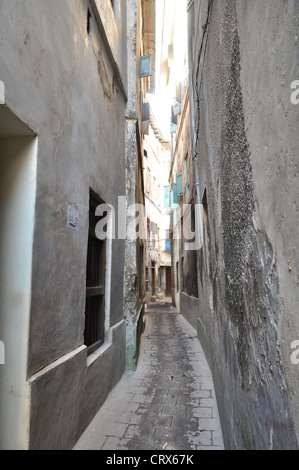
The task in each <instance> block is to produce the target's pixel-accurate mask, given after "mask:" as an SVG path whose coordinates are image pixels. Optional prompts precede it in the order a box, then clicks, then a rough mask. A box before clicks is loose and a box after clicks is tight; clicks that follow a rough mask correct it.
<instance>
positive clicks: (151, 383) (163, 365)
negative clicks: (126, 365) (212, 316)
mask: <svg viewBox="0 0 299 470" xmlns="http://www.w3.org/2000/svg"><path fill="white" fill-rule="evenodd" d="M145 320H146V327H145V332H144V334H143V336H142V344H141V354H140V359H139V363H138V368H137V371H136V372H132V373H126V374H125V375H124V376H123V378H122V380H121V381H120V382H119V384H118V385H117V386H116V388H115V389H114V390H113V391H112V392H111V393H110V395H109V397H108V398H107V400H106V402H105V403H104V405H103V407H102V408H101V410H100V411H99V413H98V414H97V415H96V417H95V418H94V420H93V421H92V423H91V424H90V426H89V427H88V428H87V429H86V431H85V432H84V433H83V435H82V436H81V438H80V440H79V441H78V442H77V444H76V445H75V447H74V450H109V451H111V450H160V451H161V450H224V445H223V438H222V432H221V426H220V422H219V415H218V409H217V403H216V399H215V392H214V387H213V381H212V377H211V372H210V369H209V367H208V364H207V361H206V359H205V356H204V353H203V350H202V348H201V346H200V343H199V341H198V338H197V335H196V330H195V329H194V328H193V327H192V326H191V325H190V324H189V323H188V322H187V321H186V320H185V319H184V317H183V316H182V315H180V314H178V312H177V311H176V310H175V309H174V308H173V307H172V306H171V303H170V302H156V303H154V304H151V305H150V307H149V309H148V312H147V314H146V316H145Z"/></svg>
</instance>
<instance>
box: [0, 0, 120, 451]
mask: <svg viewBox="0 0 299 470" xmlns="http://www.w3.org/2000/svg"><path fill="white" fill-rule="evenodd" d="M91 3H92V2H91ZM88 5H89V7H90V9H91V11H92V13H94V12H93V10H92V8H91V4H88V3H87V2H86V1H84V0H72V1H68V0H52V1H51V2H49V1H47V0H39V1H35V0H32V1H31V0H27V1H26V2H21V3H20V2H18V1H16V0H4V1H2V2H1V4H0V29H1V35H0V80H2V81H3V82H4V84H5V91H6V103H7V105H8V106H9V107H10V108H11V110H12V111H13V112H14V113H15V114H16V115H17V116H18V117H19V118H20V119H21V120H23V121H24V122H26V123H27V124H28V126H29V127H30V128H31V129H33V130H34V132H35V133H36V134H37V136H38V160H37V188H36V194H37V195H36V220H35V234H34V248H33V269H32V298H31V304H32V307H31V318H30V341H29V350H28V371H27V374H28V378H30V377H32V376H33V375H34V374H36V373H39V372H40V371H42V370H45V369H44V368H46V367H48V366H50V365H51V364H53V363H54V361H56V360H59V359H60V358H62V357H65V355H67V354H69V353H72V351H75V350H77V348H80V347H81V346H82V345H83V342H84V321H85V320H84V311H85V288H86V262H87V241H88V224H89V221H88V214H89V189H90V188H92V189H93V190H94V191H95V192H96V193H97V194H98V195H99V196H100V197H101V198H102V199H103V200H104V201H105V202H106V203H109V204H112V205H113V206H114V207H115V208H117V198H118V195H122V194H125V117H124V116H125V109H126V96H125V94H124V93H123V92H122V90H121V86H120V82H119V81H118V77H117V74H116V68H115V64H117V70H118V72H119V77H121V81H122V84H123V85H125V86H126V84H127V77H126V53H127V47H126V20H127V16H126V2H121V5H120V17H119V26H116V25H115V24H113V27H111V28H109V27H107V31H106V32H107V35H108V36H107V37H106V39H105V41H103V36H101V35H100V34H99V30H98V27H97V24H96V17H95V15H94V14H93V15H92V23H91V34H90V35H88V33H87V7H88ZM106 10H107V9H106ZM106 10H105V12H103V15H104V14H105V15H106V16H105V18H102V20H103V21H104V22H105V24H106V26H107V25H108V23H109V21H114V17H113V12H112V9H111V8H110V10H107V11H106ZM100 14H101V11H100ZM109 31H110V32H111V34H113V37H112V36H111V37H109ZM107 40H108V42H109V41H111V51H108V49H107ZM113 57H114V61H113V60H112V58H113ZM118 60H119V63H118V62H117V61H118ZM21 203H22V201H20V204H21ZM68 206H71V207H73V208H74V209H75V210H76V211H77V212H78V213H79V229H78V230H77V231H76V230H72V229H70V228H68V227H67V211H68ZM123 263H124V241H122V240H120V241H119V240H115V241H114V242H113V246H112V262H111V290H110V297H111V308H110V325H111V326H113V325H115V324H117V323H118V322H120V321H122V319H123V305H122V286H123V269H124V264H123ZM120 331H121V333H122V334H120V335H118V336H116V337H113V341H117V342H118V345H113V347H111V348H110V352H109V361H108V362H107V360H106V357H99V358H98V359H97V361H96V362H97V368H98V371H97V372H98V374H97V376H94V375H92V374H90V368H89V372H88V371H87V357H86V350H84V351H83V352H81V354H80V360H79V361H77V362H76V367H75V368H74V367H73V365H72V364H73V363H74V362H73V360H70V362H69V361H66V363H65V366H64V367H66V370H64V373H63V375H61V371H60V368H59V367H58V368H57V369H56V368H54V369H53V370H51V376H48V375H47V371H45V372H46V375H47V380H48V383H47V384H46V385H45V382H43V384H42V386H41V388H38V387H39V386H38V385H37V384H36V383H35V382H34V384H33V385H32V405H31V433H30V434H31V443H30V445H31V447H32V448H36V447H38V448H40V447H43V446H44V445H45V447H46V448H50V447H51V446H52V448H55V447H58V446H61V447H64V445H65V446H70V445H71V444H73V443H74V442H72V437H73V438H74V437H75V436H76V437H78V429H80V430H81V432H82V431H83V429H82V427H83V425H85V426H86V425H87V424H88V421H90V420H91V418H92V417H93V415H94V413H95V411H97V409H98V408H99V406H100V405H101V403H102V402H103V399H104V398H105V397H106V396H107V389H108V388H109V387H110V388H111V387H112V386H114V385H115V383H116V381H117V380H118V379H119V378H120V377H121V375H122V373H123V370H124V361H123V360H122V359H121V358H122V354H123V357H125V341H124V338H125V331H124V329H123V328H121V330H120ZM108 339H109V338H107V341H108ZM84 356H85V361H84V360H83V359H84ZM112 363H113V364H115V368H114V367H112V366H111V364H112ZM107 364H110V368H108V369H107ZM101 367H103V370H102V372H101ZM101 374H102V377H105V384H104V385H103V381H100V382H99V376H101ZM116 376H117V377H116ZM64 380H65V381H64ZM67 383H75V386H74V387H71V389H72V397H71V398H69V400H70V401H71V402H72V403H74V402H75V403H76V404H75V407H73V405H72V404H71V403H68V400H67V399H66V397H67V394H64V393H63V390H64V389H65V387H66V384H67ZM87 386H88V387H89V390H93V389H94V388H95V387H96V388H97V393H96V394H94V393H87V395H86V394H85V395H84V394H82V393H83V392H82V389H84V387H87ZM84 393H85V392H84ZM83 395H84V403H85V408H84V410H85V411H86V414H85V415H84V416H82V412H81V416H80V423H81V424H80V426H79V428H76V429H75V430H74V429H73V428H69V427H68V424H67V423H68V420H69V421H70V422H71V423H72V422H73V420H72V415H73V413H74V410H76V409H77V408H78V406H79V404H80V403H81V404H82V399H83ZM40 399H41V400H42V401H41V402H39V400H40ZM42 403H43V404H44V406H45V408H44V407H43V409H42V412H41V405H42ZM51 409H52V410H53V409H54V410H56V411H57V410H60V412H61V416H63V418H64V420H65V424H64V427H63V429H62V430H61V432H59V433H58V435H59V436H61V433H65V435H64V437H63V440H62V441H61V443H60V444H59V439H58V436H57V437H55V432H54V429H56V428H51V420H50V421H48V417H49V414H51V412H50V410H51ZM54 414H55V411H54ZM83 414H84V413H83ZM75 421H76V422H77V418H76V419H75ZM42 429H44V431H45V430H47V433H48V436H46V435H45V432H44V431H41V430H42ZM70 429H71V430H70ZM51 437H52V438H53V440H52V441H51ZM44 439H45V440H44Z"/></svg>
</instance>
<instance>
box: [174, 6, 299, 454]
mask: <svg viewBox="0 0 299 470" xmlns="http://www.w3.org/2000/svg"><path fill="white" fill-rule="evenodd" d="M248 3H249V2H244V1H243V0H240V1H239V0H233V1H230V2H218V1H213V0H209V1H208V0H204V1H201V2H196V1H189V2H188V19H189V20H188V21H189V65H190V103H191V106H190V115H191V119H190V122H191V129H192V133H191V143H192V146H193V151H192V154H193V159H194V167H193V168H194V174H196V172H198V175H199V177H198V180H197V179H196V178H195V183H196V184H197V183H198V192H195V194H197V195H198V196H197V199H196V202H197V203H198V204H201V206H202V211H201V213H202V217H201V220H200V224H201V230H202V232H203V244H202V246H201V249H200V250H198V253H197V284H198V298H197V299H191V298H189V299H188V302H189V304H190V308H189V317H190V315H191V316H192V318H191V319H190V321H191V322H192V323H193V324H196V323H197V326H198V335H199V338H200V340H201V343H202V345H203V347H204V350H205V353H206V355H207V358H208V360H209V364H210V366H211V369H212V371H213V378H214V383H215V387H216V394H217V399H218V405H219V406H218V407H219V411H220V415H221V421H222V427H223V433H224V438H225V446H226V448H227V449H296V448H298V438H299V399H298V389H299V388H298V384H299V368H298V365H297V363H296V361H294V360H293V359H292V355H293V347H294V345H296V344H297V342H296V340H298V335H299V323H298V314H297V311H298V295H297V289H298V287H297V280H298V272H297V271H298V203H297V201H298V197H297V195H298V172H297V164H298V150H297V149H298V144H299V134H298V110H299V108H298V104H297V105H296V104H295V103H296V102H297V100H292V93H293V92H294V80H296V78H298V73H299V68H298V67H299V62H298V44H297V32H298V18H299V5H298V2H291V1H289V2H288V1H285V2H278V1H274V2H273V1H266V2H259V1H256V0H253V1H252V2H250V6H249V4H248ZM178 158H179V157H178ZM186 275H188V269H187V267H186V271H184V269H183V276H184V278H185V279H186ZM184 282H185V281H184ZM178 291H179V296H180V304H181V310H182V311H183V313H184V312H186V308H185V303H186V300H187V299H186V293H183V292H182V289H181V288H179V289H178Z"/></svg>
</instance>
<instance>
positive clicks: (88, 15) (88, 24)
mask: <svg viewBox="0 0 299 470" xmlns="http://www.w3.org/2000/svg"><path fill="white" fill-rule="evenodd" d="M91 18H92V16H91V12H90V9H89V8H87V34H88V36H90V35H91Z"/></svg>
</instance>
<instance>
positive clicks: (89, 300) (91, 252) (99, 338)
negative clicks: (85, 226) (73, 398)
mask: <svg viewBox="0 0 299 470" xmlns="http://www.w3.org/2000/svg"><path fill="white" fill-rule="evenodd" d="M100 204H103V201H102V200H101V199H100V198H99V197H98V196H97V195H96V194H95V193H93V192H91V193H90V206H89V236H88V250H87V269H86V306H85V332H84V342H85V345H86V346H87V348H88V354H91V353H93V352H94V351H95V350H96V349H97V348H98V347H100V346H101V345H102V344H103V343H104V340H105V270H106V242H105V241H102V240H99V239H98V238H97V236H96V225H97V223H98V222H99V221H100V220H101V218H100V217H96V215H95V211H96V208H97V206H98V205H100Z"/></svg>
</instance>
